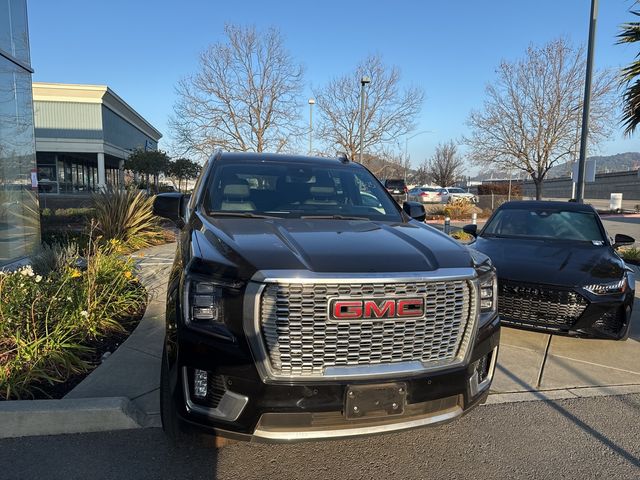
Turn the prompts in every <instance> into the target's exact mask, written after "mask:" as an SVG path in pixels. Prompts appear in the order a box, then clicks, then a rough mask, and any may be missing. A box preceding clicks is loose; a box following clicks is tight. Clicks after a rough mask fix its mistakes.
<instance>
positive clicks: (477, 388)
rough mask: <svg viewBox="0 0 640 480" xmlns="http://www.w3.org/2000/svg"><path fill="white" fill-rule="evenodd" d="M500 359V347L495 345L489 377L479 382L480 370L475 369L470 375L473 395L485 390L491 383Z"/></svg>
mask: <svg viewBox="0 0 640 480" xmlns="http://www.w3.org/2000/svg"><path fill="white" fill-rule="evenodd" d="M497 359H498V347H495V348H494V349H493V350H492V352H491V362H490V363H489V373H488V374H487V378H485V379H484V380H483V381H482V382H479V383H478V372H476V371H474V372H473V375H471V377H469V391H470V393H471V396H472V397H475V396H477V395H478V394H480V393H482V392H483V391H485V390H486V389H487V388H489V386H490V385H491V381H492V380H493V373H494V372H495V370H496V361H497Z"/></svg>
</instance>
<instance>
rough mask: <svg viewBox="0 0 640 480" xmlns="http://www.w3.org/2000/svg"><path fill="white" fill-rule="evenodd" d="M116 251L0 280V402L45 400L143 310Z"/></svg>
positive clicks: (128, 265)
mask: <svg viewBox="0 0 640 480" xmlns="http://www.w3.org/2000/svg"><path fill="white" fill-rule="evenodd" d="M116 250H117V249H116V248H114V246H113V245H112V246H105V245H102V246H99V245H98V244H97V243H93V244H92V243H91V242H90V244H89V248H88V249H87V251H86V252H85V256H84V257H83V258H82V259H80V258H75V259H74V258H72V257H68V256H67V257H65V258H64V259H63V260H60V261H57V262H54V263H53V264H54V267H53V269H43V270H42V271H39V270H38V268H34V267H32V266H24V267H21V268H19V269H17V270H15V271H11V272H2V273H1V274H0V399H14V398H25V397H26V398H32V397H34V396H36V397H42V396H46V395H45V394H46V390H47V388H46V387H47V386H48V385H49V386H50V385H52V384H55V383H61V382H66V381H67V380H68V379H69V378H70V377H72V376H74V375H77V374H79V373H82V372H86V371H89V370H90V369H91V368H92V365H91V358H92V353H93V352H92V347H91V345H92V344H94V343H95V342H96V340H98V339H101V338H103V337H105V336H108V335H111V334H114V333H115V332H122V331H123V330H124V327H123V324H126V323H127V322H128V321H129V320H130V319H131V318H132V317H135V316H140V314H141V312H143V311H144V306H145V304H146V291H145V290H144V288H143V287H142V286H141V285H140V283H139V281H138V279H137V277H136V276H135V268H134V263H133V260H132V259H131V258H129V257H125V256H123V255H121V254H120V253H118V252H117V251H116ZM80 260H82V261H80ZM34 265H37V262H36V263H35V264H34ZM79 265H80V266H79Z"/></svg>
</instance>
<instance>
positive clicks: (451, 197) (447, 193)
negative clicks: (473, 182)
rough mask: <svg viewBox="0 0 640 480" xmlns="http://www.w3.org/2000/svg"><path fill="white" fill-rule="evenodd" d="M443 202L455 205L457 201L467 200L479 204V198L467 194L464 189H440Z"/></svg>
mask: <svg viewBox="0 0 640 480" xmlns="http://www.w3.org/2000/svg"><path fill="white" fill-rule="evenodd" d="M440 193H441V197H440V198H441V202H442V203H453V202H454V201H456V200H466V201H468V202H472V203H478V197H476V196H475V195H474V194H473V193H469V192H466V191H465V190H464V189H463V188H459V187H445V188H441V189H440Z"/></svg>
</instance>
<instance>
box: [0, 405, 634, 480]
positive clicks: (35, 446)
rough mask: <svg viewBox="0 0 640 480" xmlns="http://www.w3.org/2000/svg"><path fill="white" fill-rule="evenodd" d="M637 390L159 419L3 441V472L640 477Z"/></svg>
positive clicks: (21, 475)
mask: <svg viewBox="0 0 640 480" xmlns="http://www.w3.org/2000/svg"><path fill="white" fill-rule="evenodd" d="M639 413H640V395H626V396H614V397H595V398H574V399H567V400H559V401H536V402H522V403H510V404H504V405H485V406H481V407H478V408H477V409H475V410H473V411H472V412H470V413H469V414H468V415H466V416H464V417H462V418H461V419H459V420H457V421H455V422H452V423H450V424H447V425H442V426H438V427H434V428H423V429H417V430H411V431H407V432H402V433H395V434H387V435H381V436H372V437H365V438H359V439H352V440H342V441H330V442H315V443H301V444H293V445H269V444H251V443H238V444H232V445H229V446H226V447H224V448H222V449H220V450H217V451H216V450H214V449H213V448H212V446H211V444H210V443H208V442H206V441H205V442H202V443H200V444H198V445H195V446H190V447H186V446H185V447H183V448H178V449H176V448H172V447H171V446H170V445H169V444H168V443H167V441H166V440H165V438H164V436H163V434H162V431H161V430H160V429H158V428H148V429H138V430H125V431H117V432H102V433H87V434H75V435H58V436H48V437H31V438H19V439H18V438H16V439H4V440H0V478H3V479H6V480H21V479H36V478H46V479H51V480H57V479H64V480H74V479H82V480H84V479H87V478H90V479H95V480H99V479H183V478H189V479H211V480H213V479H238V478H242V479H246V480H252V479H260V480H264V479H300V480H303V479H313V480H315V479H340V480H350V479H398V478H402V479H427V478H428V479H446V480H450V479H460V480H462V479H479V478H482V479H561V478H564V479H589V480H590V479H596V478H608V479H616V480H618V479H620V480H624V479H634V480H636V479H638V478H640V442H639V441H638V439H639V438H640V423H639V422H638V415H639Z"/></svg>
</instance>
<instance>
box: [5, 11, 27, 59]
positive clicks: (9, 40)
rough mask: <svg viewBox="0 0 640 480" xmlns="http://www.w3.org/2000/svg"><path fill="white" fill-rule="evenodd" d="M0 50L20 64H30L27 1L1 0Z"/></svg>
mask: <svg viewBox="0 0 640 480" xmlns="http://www.w3.org/2000/svg"><path fill="white" fill-rule="evenodd" d="M0 49H2V50H3V51H4V52H6V53H8V54H9V55H11V56H12V57H14V58H16V59H17V60H19V61H20V62H23V63H25V64H27V65H28V64H29V63H30V58H29V30H28V28H27V3H26V1H25V0H0Z"/></svg>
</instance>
